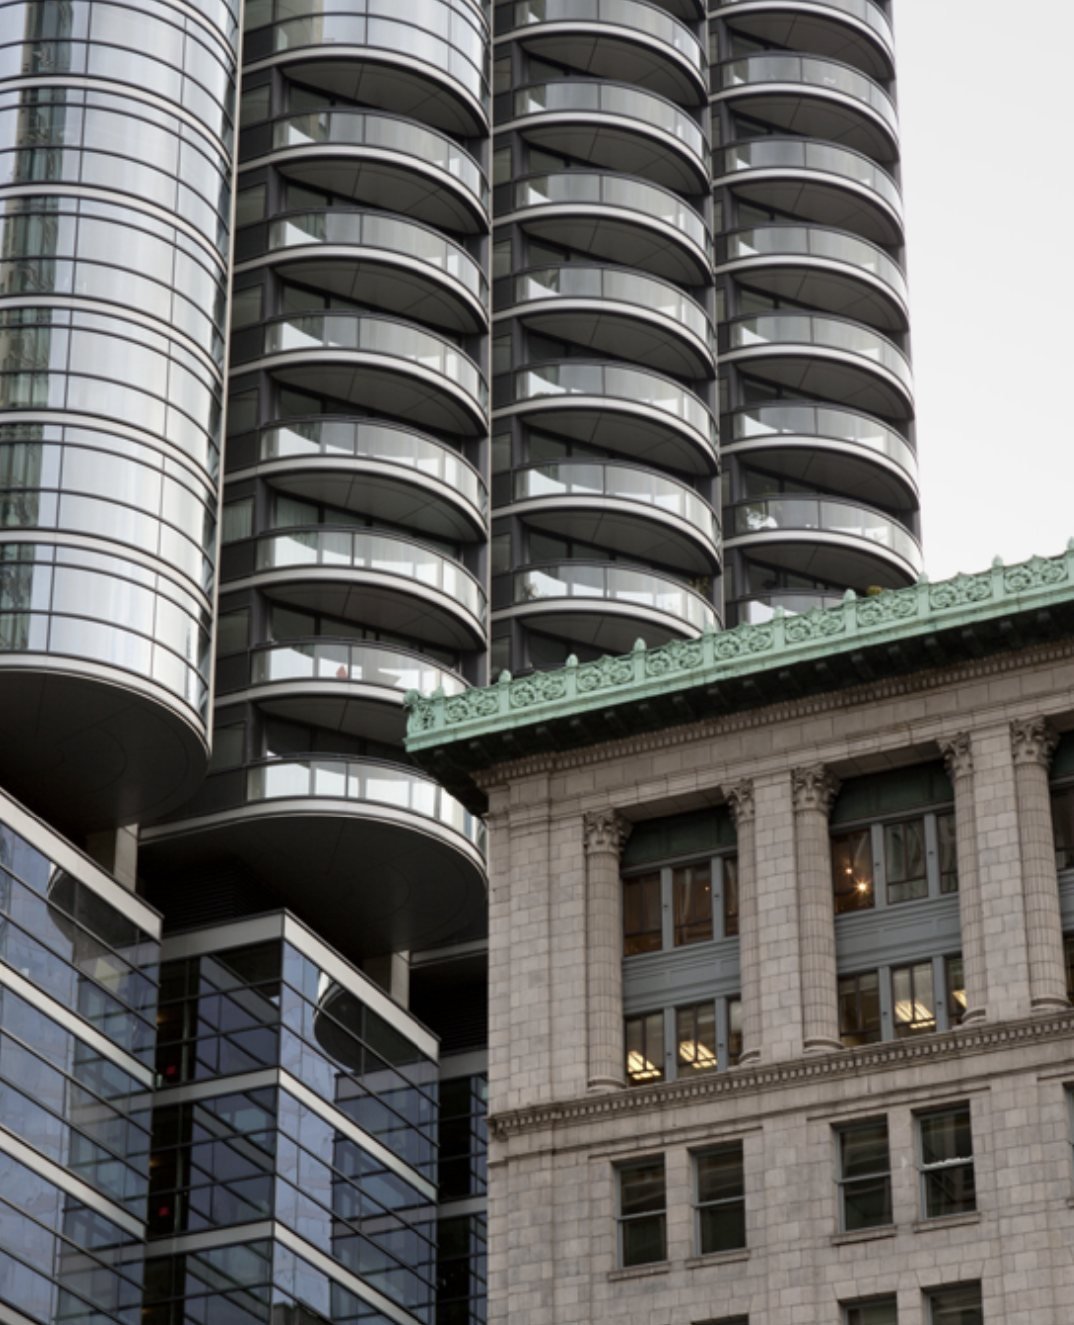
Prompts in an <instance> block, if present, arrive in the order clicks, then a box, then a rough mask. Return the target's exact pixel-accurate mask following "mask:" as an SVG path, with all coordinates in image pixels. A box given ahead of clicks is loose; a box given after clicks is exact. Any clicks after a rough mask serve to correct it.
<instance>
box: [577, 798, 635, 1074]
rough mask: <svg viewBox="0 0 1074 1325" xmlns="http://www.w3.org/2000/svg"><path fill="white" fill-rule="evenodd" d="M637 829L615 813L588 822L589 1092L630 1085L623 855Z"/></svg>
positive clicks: (585, 822)
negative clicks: (626, 1064) (626, 1062)
mask: <svg viewBox="0 0 1074 1325" xmlns="http://www.w3.org/2000/svg"><path fill="white" fill-rule="evenodd" d="M630 828H631V825H630V824H628V823H627V822H626V821H625V820H624V819H623V818H622V817H621V816H620V815H619V814H617V813H616V812H615V810H595V811H593V812H591V813H589V814H586V815H585V816H584V818H583V831H584V835H585V856H586V916H585V924H586V1007H587V1021H588V1026H587V1029H588V1034H589V1040H588V1044H589V1079H588V1083H587V1084H588V1089H589V1090H591V1091H597V1090H619V1089H620V1088H621V1087H623V1086H625V1085H626V1074H625V1068H624V1058H623V885H622V881H621V880H620V878H619V857H620V854H621V852H622V849H623V846H624V845H625V843H626V840H627V838H628V837H629V836H630Z"/></svg>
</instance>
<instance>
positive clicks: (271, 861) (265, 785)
mask: <svg viewBox="0 0 1074 1325" xmlns="http://www.w3.org/2000/svg"><path fill="white" fill-rule="evenodd" d="M139 846H140V850H144V852H145V858H146V861H147V866H148V868H150V869H151V870H152V871H153V876H154V877H158V875H159V876H161V877H164V878H176V879H178V878H181V877H183V876H184V875H185V876H187V877H189V874H190V872H191V871H193V870H197V869H199V868H200V867H202V866H203V865H204V864H207V863H209V862H211V861H219V860H220V859H221V857H222V856H224V855H226V856H227V857H230V858H231V859H232V860H233V861H234V862H236V863H237V864H238V865H239V866H240V867H244V868H245V869H246V870H248V871H249V872H250V873H251V874H252V875H253V876H254V877H256V878H257V879H258V881H259V883H263V884H264V885H265V886H266V887H267V888H269V889H271V890H272V891H273V892H274V893H275V894H276V895H277V896H278V897H279V898H280V899H281V900H282V901H283V903H284V904H285V905H286V904H289V903H290V904H298V903H301V909H302V914H303V916H304V917H305V919H306V920H307V922H308V923H310V924H312V925H313V926H315V927H316V928H317V929H318V930H319V931H320V932H321V933H326V934H331V933H335V932H338V931H339V930H340V929H341V928H345V929H347V930H348V932H350V933H352V934H354V935H356V936H358V937H357V938H356V942H357V943H358V944H359V946H361V947H362V948H363V949H364V951H366V952H368V953H370V954H372V953H378V952H390V951H395V950H398V949H400V948H408V947H417V946H431V945H434V944H435V943H437V942H440V941H443V940H444V939H445V938H446V937H447V936H448V935H452V936H454V935H456V934H464V935H466V936H467V937H474V938H476V937H479V936H480V934H481V933H482V931H483V927H484V913H485V885H484V851H485V843H484V825H483V824H482V823H481V821H480V820H478V819H476V818H475V817H474V816H473V815H471V814H469V813H468V812H467V811H466V810H465V809H464V808H463V807H462V805H460V804H459V802H458V801H456V800H455V799H454V798H453V797H452V796H450V795H448V793H447V792H446V791H444V790H443V789H442V788H441V787H440V786H439V785H438V784H437V783H436V782H435V781H434V780H433V779H432V778H429V777H426V776H425V775H424V774H423V773H419V772H418V771H417V770H416V769H414V768H411V767H408V766H406V765H404V764H392V763H387V762H384V761H380V760H373V759H361V758H358V759H346V758H341V757H334V756H331V755H319V754H315V755H297V756H295V755H292V756H289V757H287V758H278V759H267V760H264V761H261V762H259V763H255V764H251V765H248V766H246V767H244V768H237V769H234V770H232V771H229V772H221V773H217V774H215V775H213V776H211V777H210V778H209V779H208V780H207V781H206V783H205V785H204V787H203V789H202V791H201V792H200V793H199V794H198V796H197V797H196V799H195V800H194V801H192V802H191V803H190V804H189V805H187V806H185V807H184V809H183V818H182V819H178V820H173V821H171V822H167V823H163V824H158V825H156V826H154V827H152V828H147V829H145V830H144V831H143V834H142V837H141V840H140V844H139Z"/></svg>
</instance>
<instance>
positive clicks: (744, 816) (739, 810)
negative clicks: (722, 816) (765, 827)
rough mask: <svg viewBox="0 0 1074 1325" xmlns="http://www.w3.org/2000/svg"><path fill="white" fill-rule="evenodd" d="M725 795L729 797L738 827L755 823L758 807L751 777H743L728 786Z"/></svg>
mask: <svg viewBox="0 0 1074 1325" xmlns="http://www.w3.org/2000/svg"><path fill="white" fill-rule="evenodd" d="M724 795H725V796H726V797H727V805H728V808H729V809H730V811H731V818H732V819H734V821H735V827H736V828H741V827H742V826H743V824H748V823H753V820H754V817H755V815H756V813H757V807H756V805H755V804H754V800H753V782H752V780H751V779H750V778H742V779H741V780H740V781H738V782H736V783H734V785H733V786H730V787H726V788H725V789H724Z"/></svg>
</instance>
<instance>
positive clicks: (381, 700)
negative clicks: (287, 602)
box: [217, 636, 466, 747]
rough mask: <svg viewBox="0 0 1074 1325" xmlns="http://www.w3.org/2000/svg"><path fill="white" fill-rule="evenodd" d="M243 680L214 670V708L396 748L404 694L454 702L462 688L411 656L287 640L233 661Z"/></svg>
mask: <svg viewBox="0 0 1074 1325" xmlns="http://www.w3.org/2000/svg"><path fill="white" fill-rule="evenodd" d="M236 661H237V662H238V663H240V665H241V667H242V669H243V672H242V674H241V675H240V674H238V669H236V674H235V675H231V674H226V673H225V665H224V664H223V663H221V665H218V669H217V699H218V702H219V703H221V704H232V703H256V704H257V706H258V708H260V709H261V710H263V711H264V712H266V713H271V714H273V715H275V716H277V717H281V718H287V719H290V720H292V721H294V722H299V723H306V724H309V723H312V724H313V725H314V726H317V727H322V728H325V729H327V730H329V731H338V732H345V733H347V734H348V735H351V736H359V737H364V738H365V739H367V740H373V741H380V742H382V743H385V744H389V743H390V744H396V745H399V746H400V747H401V746H402V743H403V737H404V735H405V731H406V717H405V714H404V712H403V699H404V697H405V695H406V692H407V691H408V690H419V691H421V693H422V694H430V693H431V692H432V691H433V690H438V689H439V690H442V691H443V692H444V694H445V695H457V694H460V693H461V692H462V691H463V690H465V689H466V682H465V681H464V680H463V678H462V677H461V676H459V675H458V674H457V673H455V672H452V671H449V670H447V669H446V668H444V667H442V666H440V665H439V664H438V663H436V662H435V661H433V659H431V658H428V657H425V656H424V655H422V654H420V653H415V652H414V651H413V650H408V649H400V648H398V647H395V646H392V645H387V644H375V643H371V642H368V641H365V640H362V641H354V640H347V639H326V638H324V637H321V636H318V637H316V638H311V639H295V640H286V641H283V642H278V643H274V644H263V645H259V646H257V647H256V648H254V649H253V650H251V651H250V652H249V653H246V654H244V655H241V657H240V658H239V659H237V660H236Z"/></svg>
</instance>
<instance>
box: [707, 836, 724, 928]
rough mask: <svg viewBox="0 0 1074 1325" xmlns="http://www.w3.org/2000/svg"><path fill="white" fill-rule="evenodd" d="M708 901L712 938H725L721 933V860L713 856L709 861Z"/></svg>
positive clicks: (719, 857)
mask: <svg viewBox="0 0 1074 1325" xmlns="http://www.w3.org/2000/svg"><path fill="white" fill-rule="evenodd" d="M709 901H710V903H711V909H712V937H713V938H715V939H722V938H726V937H727V935H726V934H725V933H724V932H723V858H722V857H721V856H713V857H712V859H711V860H710V861H709Z"/></svg>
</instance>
